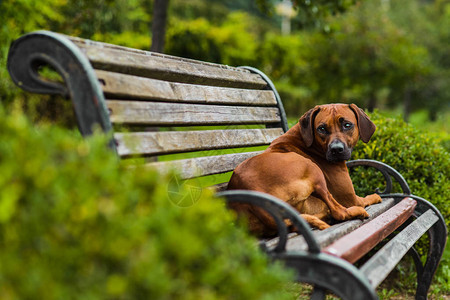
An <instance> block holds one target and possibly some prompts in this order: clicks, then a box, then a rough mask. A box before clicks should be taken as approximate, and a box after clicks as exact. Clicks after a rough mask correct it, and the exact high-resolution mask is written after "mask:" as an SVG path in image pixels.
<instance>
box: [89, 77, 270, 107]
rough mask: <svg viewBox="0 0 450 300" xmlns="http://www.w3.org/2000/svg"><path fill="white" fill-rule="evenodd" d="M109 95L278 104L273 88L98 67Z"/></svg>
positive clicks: (240, 103) (190, 100)
mask: <svg viewBox="0 0 450 300" xmlns="http://www.w3.org/2000/svg"><path fill="white" fill-rule="evenodd" d="M96 74H97V77H98V79H99V81H100V83H101V84H102V88H103V92H104V93H105V95H106V97H107V98H109V99H113V98H114V99H143V100H162V101H168V102H190V103H204V104H238V105H254V106H276V105H277V100H276V99H275V95H274V93H273V92H272V91H269V90H248V89H236V88H225V87H216V86H205V85H195V84H183V83H175V82H168V81H162V80H156V79H149V78H144V77H138V76H132V75H125V74H120V73H112V72H107V71H100V70H97V71H96Z"/></svg>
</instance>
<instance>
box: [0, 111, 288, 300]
mask: <svg viewBox="0 0 450 300" xmlns="http://www.w3.org/2000/svg"><path fill="white" fill-rule="evenodd" d="M0 137H1V140H2V143H0V173H1V174H2V176H1V178H0V244H1V245H2V246H1V247H0V261H1V262H2V263H1V264H0V285H1V286H2V288H1V289H0V298H1V299H274V298H277V299H287V298H289V297H291V296H289V295H287V294H284V292H283V286H284V283H285V282H286V281H290V280H291V279H292V276H291V273H290V272H288V271H286V270H284V269H283V268H281V266H280V265H278V264H270V263H269V262H268V258H266V256H265V255H264V254H263V253H262V252H260V250H259V249H258V247H257V243H256V241H255V240H254V239H253V238H251V237H249V236H248V235H247V234H246V233H245V231H244V230H242V229H239V228H237V227H236V226H235V225H234V224H233V223H234V219H233V216H232V214H231V213H230V212H229V211H228V210H227V209H226V208H225V205H224V203H223V202H222V201H220V200H218V199H214V198H213V196H212V194H211V192H210V191H207V190H203V191H202V192H201V196H200V198H199V199H198V202H196V204H195V205H193V206H190V207H189V208H181V207H179V206H176V205H174V204H173V203H172V202H171V200H172V201H174V202H176V200H174V199H173V197H176V196H174V195H173V194H171V195H170V196H169V193H168V190H169V186H170V185H171V184H172V185H173V184H174V181H173V180H171V178H170V176H161V175H159V174H157V173H156V172H154V171H152V170H143V169H140V168H137V169H134V168H132V169H130V168H126V167H125V166H123V165H121V164H120V163H119V161H118V160H117V157H116V156H115V155H114V154H113V153H112V152H110V151H109V150H108V149H107V146H106V140H107V138H106V137H104V136H96V137H94V138H89V139H87V140H83V139H82V138H81V137H80V136H79V135H78V134H77V133H75V132H73V131H68V130H66V129H61V128H60V127H58V126H41V127H39V128H36V127H34V126H32V125H31V124H30V122H29V121H28V120H27V119H26V118H25V117H24V116H23V115H21V114H20V113H16V112H13V113H12V114H10V115H7V114H6V113H5V112H4V111H3V109H1V107H0ZM176 188H177V191H179V194H178V195H179V197H183V196H184V195H187V194H189V193H190V190H189V189H188V187H186V186H184V185H183V186H182V187H176ZM171 197H172V198H171ZM169 198H170V199H169Z"/></svg>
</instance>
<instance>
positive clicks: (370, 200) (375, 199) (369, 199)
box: [357, 194, 382, 207]
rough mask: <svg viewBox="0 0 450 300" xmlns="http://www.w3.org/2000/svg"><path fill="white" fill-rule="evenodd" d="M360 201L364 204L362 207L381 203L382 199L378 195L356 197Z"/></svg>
mask: <svg viewBox="0 0 450 300" xmlns="http://www.w3.org/2000/svg"><path fill="white" fill-rule="evenodd" d="M357 197H358V198H359V199H360V201H361V202H362V203H364V207H366V206H369V205H372V204H377V203H381V201H382V199H381V197H380V195H378V194H372V195H368V196H366V197H359V196H357Z"/></svg>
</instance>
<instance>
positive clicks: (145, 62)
mask: <svg viewBox="0 0 450 300" xmlns="http://www.w3.org/2000/svg"><path fill="white" fill-rule="evenodd" d="M68 38H69V39H70V40H71V41H72V42H74V43H75V44H76V45H77V46H78V47H79V48H80V49H81V51H82V52H84V54H85V55H86V56H87V57H88V59H89V61H90V62H91V64H92V66H93V67H94V68H95V69H100V70H105V71H113V72H119V73H124V74H130V75H137V76H143V77H148V78H154V79H162V80H168V81H174V82H184V83H192V84H204V85H216V86H226V87H236V88H249V89H263V88H264V87H266V86H267V83H266V82H265V81H264V80H263V79H262V78H261V77H260V76H259V75H257V74H254V73H250V72H249V71H247V70H243V69H238V68H233V67H228V66H224V65H218V64H212V63H204V62H200V61H195V60H190V59H182V58H179V57H174V56H169V55H162V54H157V53H153V52H148V51H142V50H136V49H130V48H126V47H121V46H115V45H110V44H105V43H100V42H95V41H90V40H83V39H79V38H73V37H68Z"/></svg>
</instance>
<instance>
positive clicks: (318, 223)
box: [300, 214, 330, 230]
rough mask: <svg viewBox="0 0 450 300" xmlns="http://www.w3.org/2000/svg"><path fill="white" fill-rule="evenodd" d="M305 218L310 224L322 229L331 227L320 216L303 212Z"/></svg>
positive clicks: (302, 215)
mask: <svg viewBox="0 0 450 300" xmlns="http://www.w3.org/2000/svg"><path fill="white" fill-rule="evenodd" d="M300 216H301V217H302V218H303V219H305V220H306V222H308V224H309V225H311V227H314V228H317V229H320V230H324V229H327V228H328V227H330V225H328V224H327V223H325V222H324V221H322V220H321V219H320V218H318V217H316V216H313V215H307V214H301V215H300Z"/></svg>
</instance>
